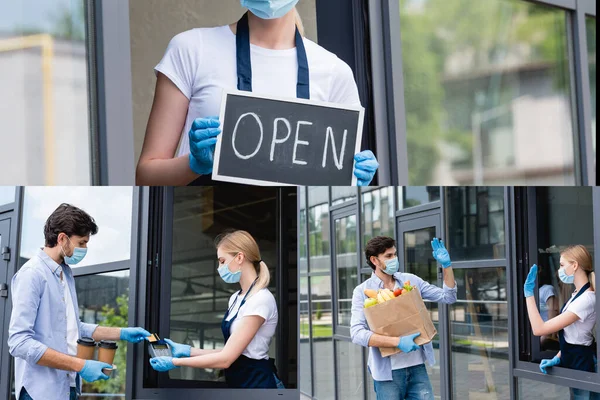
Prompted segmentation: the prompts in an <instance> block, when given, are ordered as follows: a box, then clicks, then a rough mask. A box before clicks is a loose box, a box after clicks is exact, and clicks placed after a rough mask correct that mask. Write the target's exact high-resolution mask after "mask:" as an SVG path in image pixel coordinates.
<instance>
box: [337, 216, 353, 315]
mask: <svg viewBox="0 0 600 400" xmlns="http://www.w3.org/2000/svg"><path fill="white" fill-rule="evenodd" d="M335 248H336V254H335V260H336V266H337V275H338V282H337V291H338V293H337V297H338V315H337V323H338V325H343V326H348V327H349V326H350V317H351V309H352V292H353V291H354V288H355V287H356V286H357V285H358V265H356V261H357V260H356V252H357V246H356V216H355V215H351V216H349V217H346V218H342V219H336V220H335Z"/></svg>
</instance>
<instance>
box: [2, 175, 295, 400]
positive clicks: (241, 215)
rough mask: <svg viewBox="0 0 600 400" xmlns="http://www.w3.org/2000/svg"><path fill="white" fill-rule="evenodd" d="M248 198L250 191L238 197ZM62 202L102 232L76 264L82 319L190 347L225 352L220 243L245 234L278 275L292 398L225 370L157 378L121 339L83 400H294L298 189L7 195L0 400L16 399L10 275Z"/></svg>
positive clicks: (136, 349) (38, 242)
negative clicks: (234, 378) (229, 233)
mask: <svg viewBox="0 0 600 400" xmlns="http://www.w3.org/2000/svg"><path fill="white" fill-rule="evenodd" d="M241 190H243V194H242V193H240V191H241ZM62 202H68V203H70V204H73V205H76V206H78V207H81V208H82V209H84V210H85V211H87V212H88V213H89V214H90V215H92V216H93V217H94V218H95V220H96V223H97V224H98V226H99V232H98V234H97V235H95V236H92V237H91V240H90V243H89V246H88V248H89V251H88V255H87V256H86V258H85V260H84V261H82V262H81V263H80V264H77V267H76V268H73V271H74V276H75V283H76V289H77V297H78V303H79V306H80V310H79V311H80V316H81V319H82V320H83V321H84V322H89V323H99V324H102V325H106V326H117V327H123V326H144V327H145V328H146V329H147V330H149V331H151V332H156V333H158V334H159V336H160V337H169V338H171V339H172V340H174V341H176V342H182V343H187V344H190V345H192V346H195V347H201V348H207V349H215V348H222V346H223V337H222V333H221V328H220V324H221V319H222V317H223V315H224V313H225V311H226V309H227V302H228V299H229V297H230V296H231V294H233V293H234V292H235V291H236V290H237V289H238V288H236V287H235V286H236V285H227V284H225V283H224V282H223V281H222V280H221V279H220V277H219V275H218V273H217V266H218V263H217V259H216V249H215V247H214V238H215V237H216V236H217V235H218V234H220V233H223V232H224V231H225V230H228V229H244V230H247V231H248V232H250V233H251V234H252V235H253V236H254V238H255V239H256V240H257V242H258V245H259V247H260V249H261V257H262V258H263V260H264V261H265V262H266V263H267V265H268V266H269V268H270V272H271V283H270V286H269V288H270V289H271V290H272V292H273V294H274V295H275V298H276V301H277V306H278V310H279V317H280V319H279V323H278V326H277V332H276V335H275V337H274V338H273V341H272V343H271V349H270V356H271V357H273V358H275V360H276V365H277V369H278V373H279V375H280V377H281V378H282V380H283V381H284V383H285V385H286V388H287V389H286V390H272V391H269V390H266V391H265V390H256V391H253V390H251V391H236V390H230V389H227V388H226V387H225V382H224V377H223V376H222V373H221V371H220V370H214V369H202V370H201V369H188V368H179V369H176V370H174V371H171V372H170V373H168V374H159V373H157V372H156V371H154V370H153V369H152V368H151V367H150V365H149V362H148V351H147V349H146V348H145V346H144V345H131V344H129V345H128V344H127V343H126V342H120V343H119V350H118V351H117V357H116V361H115V364H116V365H117V371H115V373H114V374H113V376H112V378H111V379H110V380H108V381H102V382H95V383H91V384H88V383H86V384H84V385H83V395H82V397H81V398H82V400H88V399H113V398H127V399H167V398H172V396H173V395H174V394H176V395H177V397H178V398H180V399H196V398H198V397H199V396H200V393H201V395H202V398H208V399H211V398H214V399H220V398H227V399H242V398H244V399H253V398H256V399H269V398H273V399H275V398H277V399H297V398H298V390H297V387H298V381H297V337H298V334H297V332H298V319H297V289H296V282H297V280H296V276H297V268H296V264H297V254H296V250H295V249H296V233H297V226H296V215H297V211H296V210H297V208H296V207H297V196H296V190H295V189H283V188H248V187H240V186H234V185H231V186H220V187H204V188H172V187H168V188H160V187H157V188H132V187H95V188H94V187H69V188H65V187H25V188H23V187H0V248H1V249H2V259H1V260H0V266H1V269H0V321H2V325H1V327H2V329H1V331H0V339H2V340H1V341H0V360H1V363H0V399H11V398H13V399H14V393H13V390H14V389H13V388H12V385H13V379H14V378H13V360H12V358H11V357H10V355H9V352H8V348H7V344H6V342H7V335H8V326H9V321H10V314H11V301H10V298H11V288H10V281H11V278H12V276H13V275H14V274H15V272H16V271H17V270H18V268H19V267H20V266H21V265H23V264H24V263H25V262H26V261H27V260H28V259H29V258H30V257H32V256H33V255H34V254H35V252H36V251H37V249H38V248H40V247H43V245H44V236H43V226H44V223H45V220H46V218H47V217H48V216H49V215H50V214H51V213H52V212H53V211H54V210H55V209H56V207H58V205H59V204H61V203H62Z"/></svg>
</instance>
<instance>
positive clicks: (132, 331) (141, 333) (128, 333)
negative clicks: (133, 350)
mask: <svg viewBox="0 0 600 400" xmlns="http://www.w3.org/2000/svg"><path fill="white" fill-rule="evenodd" d="M148 336H150V332H148V331H147V330H145V329H144V328H139V327H138V328H121V340H126V341H128V342H130V343H139V342H143V341H144V340H145V339H146V338H147V337H148Z"/></svg>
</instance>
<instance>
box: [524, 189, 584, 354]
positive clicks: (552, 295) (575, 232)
mask: <svg viewBox="0 0 600 400" xmlns="http://www.w3.org/2000/svg"><path fill="white" fill-rule="evenodd" d="M535 191H536V218H537V244H536V246H535V248H536V249H538V254H537V259H538V260H537V265H538V267H539V274H538V282H539V284H538V285H537V286H536V287H537V288H538V290H539V291H540V293H543V296H542V298H540V304H539V307H540V314H541V315H542V318H543V319H545V320H547V319H549V318H552V317H553V316H555V315H557V314H558V313H559V311H560V308H561V307H562V305H563V304H564V303H565V302H566V301H567V300H568V299H569V298H570V297H571V294H572V293H573V290H574V289H575V286H574V285H566V284H564V283H562V282H561V281H560V280H559V279H558V269H559V268H560V251H561V250H562V249H564V248H565V247H567V246H569V245H573V244H582V245H584V246H585V247H586V248H587V249H588V251H589V252H590V254H591V255H592V257H593V256H594V242H593V240H594V225H593V216H594V211H593V199H592V188H589V187H569V188H553V187H550V188H536V189H535ZM527 268H529V266H528V267H527ZM542 289H543V290H542ZM557 340H558V336H557V335H556V334H555V335H550V336H544V337H542V338H541V345H542V346H541V348H542V350H553V351H556V350H558V343H557ZM533 361H536V362H537V361H539V360H533Z"/></svg>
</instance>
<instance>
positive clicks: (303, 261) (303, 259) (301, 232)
mask: <svg viewBox="0 0 600 400" xmlns="http://www.w3.org/2000/svg"><path fill="white" fill-rule="evenodd" d="M298 196H299V199H300V211H299V222H298V223H299V227H298V252H299V261H300V262H299V268H300V273H303V272H308V260H307V245H306V200H305V199H306V188H305V187H303V186H302V187H300V188H298Z"/></svg>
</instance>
